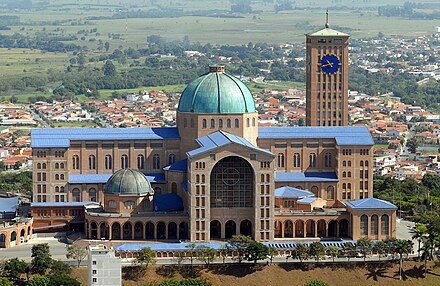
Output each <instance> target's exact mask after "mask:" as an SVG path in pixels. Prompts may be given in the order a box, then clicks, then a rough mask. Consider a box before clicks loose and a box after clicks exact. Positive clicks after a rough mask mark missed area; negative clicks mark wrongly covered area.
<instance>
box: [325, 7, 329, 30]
mask: <svg viewBox="0 0 440 286" xmlns="http://www.w3.org/2000/svg"><path fill="white" fill-rule="evenodd" d="M325 27H326V28H328V27H330V25H329V24H328V9H327V12H326V13H325Z"/></svg>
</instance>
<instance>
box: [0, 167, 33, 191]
mask: <svg viewBox="0 0 440 286" xmlns="http://www.w3.org/2000/svg"><path fill="white" fill-rule="evenodd" d="M0 192H18V193H23V194H27V195H30V194H31V192H32V172H30V171H24V172H20V173H7V174H0Z"/></svg>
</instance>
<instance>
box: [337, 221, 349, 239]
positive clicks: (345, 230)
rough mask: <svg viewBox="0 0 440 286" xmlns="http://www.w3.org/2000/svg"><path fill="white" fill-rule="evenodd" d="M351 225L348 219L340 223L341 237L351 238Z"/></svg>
mask: <svg viewBox="0 0 440 286" xmlns="http://www.w3.org/2000/svg"><path fill="white" fill-rule="evenodd" d="M348 227H349V223H348V220H346V219H341V220H340V221H339V237H349V228H348Z"/></svg>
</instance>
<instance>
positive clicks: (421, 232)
mask: <svg viewBox="0 0 440 286" xmlns="http://www.w3.org/2000/svg"><path fill="white" fill-rule="evenodd" d="M410 233H411V234H412V239H417V242H418V244H419V245H418V248H417V252H418V258H420V250H421V248H420V245H421V243H422V241H423V239H424V237H426V236H427V235H428V228H427V227H426V225H424V224H416V225H415V226H414V227H413V228H412V229H411V230H410Z"/></svg>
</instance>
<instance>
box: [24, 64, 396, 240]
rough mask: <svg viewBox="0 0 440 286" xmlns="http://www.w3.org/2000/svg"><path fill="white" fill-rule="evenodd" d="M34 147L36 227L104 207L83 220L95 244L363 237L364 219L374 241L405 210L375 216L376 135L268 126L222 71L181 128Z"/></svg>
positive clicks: (180, 119) (182, 105) (57, 133)
mask: <svg viewBox="0 0 440 286" xmlns="http://www.w3.org/2000/svg"><path fill="white" fill-rule="evenodd" d="M32 147H33V155H34V197H33V199H34V202H35V203H34V205H33V208H34V209H35V210H36V211H34V212H33V214H34V220H35V222H34V223H35V224H36V225H41V222H42V221H44V224H45V225H46V227H47V228H51V227H53V225H54V224H60V223H59V221H60V219H62V217H63V216H64V213H61V215H59V216H58V218H57V220H53V218H52V214H51V215H48V214H47V213H44V215H45V217H43V216H42V213H43V212H40V213H39V212H38V209H40V210H41V209H44V208H45V207H50V206H51V205H52V204H55V205H56V206H57V208H59V209H61V208H62V206H63V205H65V206H67V207H68V206H69V204H72V203H77V204H82V203H84V202H94V203H95V205H93V207H84V214H83V217H81V219H83V221H84V225H85V227H84V230H85V232H86V234H87V236H88V237H89V238H92V239H112V240H119V239H123V240H169V241H178V240H189V241H194V242H206V241H215V240H224V239H229V238H231V237H232V236H233V235H236V234H244V235H249V236H251V237H253V238H254V239H256V240H258V241H274V240H289V239H300V240H304V239H319V238H323V239H327V238H332V239H333V238H352V239H357V238H359V237H361V235H364V236H365V217H364V215H366V216H367V224H368V230H367V234H366V236H369V237H371V238H379V237H389V236H394V235H395V211H396V207H395V206H393V205H391V204H388V203H384V204H382V205H381V208H377V209H374V208H371V205H375V204H377V203H378V202H382V201H380V200H377V199H373V198H372V197H373V178H372V176H373V173H372V159H373V150H372V148H373V140H372V138H371V135H370V133H369V131H368V129H367V128H366V127H345V126H326V127H323V126H319V127H318V126H314V127H279V128H277V127H275V128H260V127H258V114H257V111H256V108H255V103H254V100H253V96H252V94H251V92H250V91H249V89H248V88H247V87H246V85H245V84H244V83H242V82H241V81H240V80H238V79H237V78H235V77H233V76H232V75H229V74H227V73H226V72H225V70H224V68H223V67H211V68H210V71H209V72H208V73H206V74H205V75H202V76H201V77H199V78H198V79H196V80H194V81H193V82H192V83H190V84H189V85H188V86H187V88H186V89H185V90H184V92H183V93H182V96H181V98H180V102H179V106H178V111H177V120H176V127H169V128H151V129H146V128H142V129H135V128H130V129H34V130H32ZM359 202H361V203H359ZM350 203H353V204H355V206H356V207H350ZM364 210H365V211H364ZM53 211H54V210H53ZM55 212H56V211H55ZM60 216H61V217H60ZM373 216H374V219H373ZM65 217H68V215H67V214H66V215H65ZM376 217H377V218H380V220H379V221H378V220H376ZM361 218H362V221H361ZM393 219H394V221H393ZM67 221H69V219H68V218H67ZM77 221H78V220H77ZM373 221H374V222H378V223H374V224H373V223H372V222H373ZM67 225H68V226H69V222H67ZM76 226H77V224H76ZM361 227H362V231H361ZM354 228H358V229H354ZM376 233H378V234H376Z"/></svg>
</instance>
